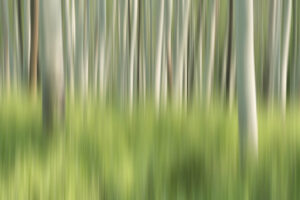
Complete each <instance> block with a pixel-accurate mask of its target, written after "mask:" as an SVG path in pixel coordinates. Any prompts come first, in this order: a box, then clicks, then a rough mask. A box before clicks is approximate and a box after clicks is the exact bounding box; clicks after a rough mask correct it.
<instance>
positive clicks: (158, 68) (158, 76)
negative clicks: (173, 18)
mask: <svg viewBox="0 0 300 200" xmlns="http://www.w3.org/2000/svg"><path fill="white" fill-rule="evenodd" d="M164 2H165V0H161V5H160V15H159V21H158V34H157V50H156V64H155V66H156V70H155V104H156V107H157V109H159V104H160V88H161V64H162V48H163V33H164V29H163V28H164Z"/></svg>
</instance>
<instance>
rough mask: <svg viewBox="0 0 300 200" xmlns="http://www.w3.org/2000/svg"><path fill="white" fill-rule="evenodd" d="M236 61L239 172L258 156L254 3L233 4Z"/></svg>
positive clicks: (239, 1) (247, 0)
mask: <svg viewBox="0 0 300 200" xmlns="http://www.w3.org/2000/svg"><path fill="white" fill-rule="evenodd" d="M236 43H237V49H236V58H237V89H238V115H239V117H238V118H239V135H240V156H241V164H242V168H244V167H246V166H245V164H246V161H248V160H249V159H250V160H252V159H256V157H257V154H258V136H257V135H258V133H257V132H258V131H257V113H256V93H255V90H256V89H255V72H254V69H255V66H254V31H253V0H236Z"/></svg>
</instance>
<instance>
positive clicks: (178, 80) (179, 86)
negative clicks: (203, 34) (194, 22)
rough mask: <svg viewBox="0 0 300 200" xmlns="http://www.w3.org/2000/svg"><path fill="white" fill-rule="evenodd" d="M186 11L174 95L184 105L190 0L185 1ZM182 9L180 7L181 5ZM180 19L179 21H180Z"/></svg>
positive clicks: (179, 42)
mask: <svg viewBox="0 0 300 200" xmlns="http://www.w3.org/2000/svg"><path fill="white" fill-rule="evenodd" d="M183 7H184V8H182V9H184V13H183V22H182V25H183V27H181V28H180V24H181V23H179V25H178V26H179V27H178V31H179V30H182V33H181V34H179V35H178V39H179V40H178V46H177V55H176V65H177V72H176V87H175V88H174V89H175V91H174V95H176V96H175V99H176V102H177V103H178V104H179V106H180V107H181V106H182V97H183V96H182V94H183V75H184V61H185V58H184V57H185V53H186V47H187V36H188V21H189V15H190V0H186V1H185V2H184V6H183ZM179 10H180V7H179ZM180 20H181V19H179V20H178V21H180Z"/></svg>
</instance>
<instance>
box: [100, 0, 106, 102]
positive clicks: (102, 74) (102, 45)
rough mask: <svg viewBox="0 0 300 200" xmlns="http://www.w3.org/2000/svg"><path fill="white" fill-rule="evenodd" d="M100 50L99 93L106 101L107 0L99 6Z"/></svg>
mask: <svg viewBox="0 0 300 200" xmlns="http://www.w3.org/2000/svg"><path fill="white" fill-rule="evenodd" d="M98 6H99V7H98V9H99V11H98V12H99V13H98V14H99V19H98V20H99V48H100V51H99V53H100V56H99V81H100V84H99V91H100V98H101V99H102V100H105V95H106V94H105V93H106V90H105V80H104V79H105V76H106V74H105V62H106V61H105V57H106V56H105V55H106V54H105V47H106V45H105V41H106V0H100V1H99V5H98Z"/></svg>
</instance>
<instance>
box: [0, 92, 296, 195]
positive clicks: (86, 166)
mask: <svg viewBox="0 0 300 200" xmlns="http://www.w3.org/2000/svg"><path fill="white" fill-rule="evenodd" d="M86 103H87V104H84V105H85V106H83V104H82V105H81V104H80V103H76V104H75V105H70V104H67V111H66V123H65V126H64V128H63V130H59V129H57V130H56V131H55V132H54V133H52V134H45V133H43V129H42V121H41V109H40V107H41V103H40V101H39V100H38V101H36V102H34V103H33V102H32V101H31V100H30V98H29V97H27V96H26V95H24V94H12V95H11V96H6V97H3V98H1V100H0V110H1V112H0V199H149V200H152V199H298V197H299V196H300V194H299V191H298V188H299V187H300V171H299V170H300V148H299V147H300V145H299V144H300V143H299V142H300V141H299V136H298V133H299V130H300V124H299V123H296V122H297V121H299V119H300V118H299V112H295V110H296V108H295V107H292V106H290V108H289V110H288V112H287V115H286V120H285V121H283V120H282V118H281V117H280V112H277V110H274V111H273V113H271V112H267V111H266V108H264V107H261V108H260V109H259V112H258V113H259V158H258V164H257V165H256V166H254V167H253V168H252V169H251V171H250V170H249V171H248V172H247V175H246V176H245V177H243V178H242V177H241V176H240V174H241V172H240V170H239V155H238V152H239V151H238V149H239V147H238V132H237V130H238V127H237V124H238V123H237V115H236V110H234V111H233V112H232V114H228V113H227V111H225V110H224V108H223V107H222V106H221V105H220V103H215V104H214V105H213V106H212V107H211V109H210V110H209V112H207V110H206V109H202V108H201V106H196V105H194V106H192V108H190V109H188V111H186V112H182V113H179V112H178V111H176V110H173V109H172V108H171V106H170V107H169V108H166V109H165V111H161V113H160V114H159V115H158V114H156V113H155V112H154V111H155V109H154V107H153V106H152V105H151V104H148V105H147V106H145V108H142V107H138V106H136V107H135V108H136V109H135V111H134V112H133V113H132V114H131V116H130V115H129V114H128V113H127V112H121V111H119V109H116V107H115V106H113V105H107V106H106V107H103V106H100V105H98V103H95V102H86ZM86 105H88V106H86ZM259 107H260V106H259ZM162 110H163V109H162ZM297 115H298V116H297ZM298 124H299V125H298Z"/></svg>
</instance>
